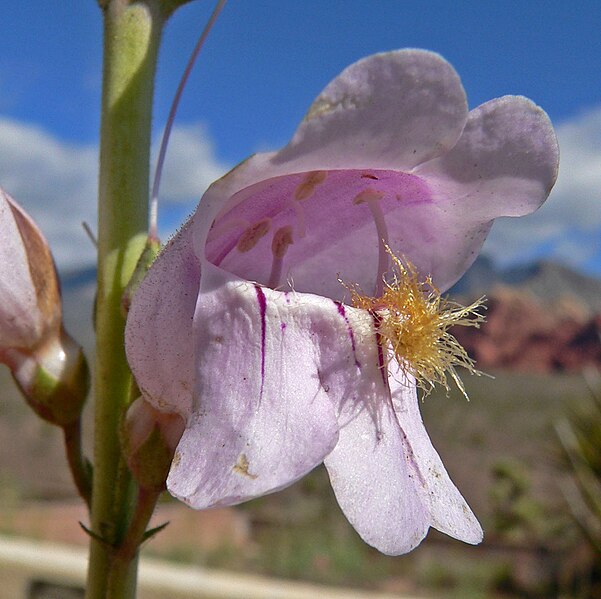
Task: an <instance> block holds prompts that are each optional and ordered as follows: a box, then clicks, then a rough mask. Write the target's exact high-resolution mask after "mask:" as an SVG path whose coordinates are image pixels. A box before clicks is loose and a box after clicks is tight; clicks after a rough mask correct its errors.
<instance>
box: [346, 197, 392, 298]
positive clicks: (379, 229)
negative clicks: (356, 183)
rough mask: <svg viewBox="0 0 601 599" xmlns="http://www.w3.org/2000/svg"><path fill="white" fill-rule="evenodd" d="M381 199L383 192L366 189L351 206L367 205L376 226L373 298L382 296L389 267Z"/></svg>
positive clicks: (386, 235)
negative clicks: (376, 263)
mask: <svg viewBox="0 0 601 599" xmlns="http://www.w3.org/2000/svg"><path fill="white" fill-rule="evenodd" d="M383 197H384V192H382V191H377V190H376V189H369V188H368V189H364V190H363V191H362V192H360V193H358V194H357V195H356V196H355V198H354V199H353V204H355V205H358V204H363V203H366V204H367V207H368V208H369V210H370V211H371V214H372V216H373V219H374V224H375V225H376V233H377V234H378V273H377V276H376V283H375V287H374V295H375V296H378V295H381V294H382V290H383V287H384V276H385V275H386V273H387V272H388V267H389V252H388V227H387V226H386V219H385V218H384V212H382V208H381V206H380V200H381V199H382V198H383Z"/></svg>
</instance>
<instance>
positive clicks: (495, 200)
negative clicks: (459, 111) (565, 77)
mask: <svg viewBox="0 0 601 599" xmlns="http://www.w3.org/2000/svg"><path fill="white" fill-rule="evenodd" d="M558 166H559V148H558V145H557V138H556V136H555V133H554V131H553V127H552V125H551V121H550V120H549V117H548V116H547V114H546V113H545V112H544V111H543V110H542V109H541V108H539V107H538V106H537V105H536V104H534V103H533V102H532V101H531V100H528V99H527V98H524V97H522V96H505V97H503V98H497V99H495V100H491V101H490V102H486V103H485V104H482V105H481V106H479V107H478V108H476V109H475V110H472V111H471V112H470V114H469V118H468V121H467V124H466V126H465V129H464V131H463V134H462V135H461V138H460V139H459V141H458V142H457V145H456V146H455V147H454V148H453V149H452V150H451V151H450V152H448V153H447V154H445V155H444V156H442V157H440V158H437V159H435V160H432V161H431V162H428V163H427V164H423V165H421V166H420V167H418V168H417V172H418V173H419V174H421V175H424V176H427V177H428V180H430V181H435V182H436V183H438V184H439V185H440V188H441V189H443V188H444V190H445V194H446V195H448V196H453V197H456V198H461V202H462V205H465V208H466V210H467V212H466V214H465V216H466V217H467V218H468V219H470V220H475V219H477V220H479V221H481V222H485V221H487V220H492V219H493V218H497V217H498V216H523V215H525V214H529V213H530V212H533V211H534V210H536V209H537V208H538V207H540V205H541V204H542V203H543V202H544V201H545V199H546V198H547V196H548V195H549V192H550V191H551V188H552V187H553V185H554V183H555V180H556V178H557V172H558Z"/></svg>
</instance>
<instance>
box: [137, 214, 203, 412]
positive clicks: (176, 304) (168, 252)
mask: <svg viewBox="0 0 601 599" xmlns="http://www.w3.org/2000/svg"><path fill="white" fill-rule="evenodd" d="M191 238H192V227H191V226H190V223H189V222H188V223H186V224H185V225H184V227H183V228H182V229H181V230H180V231H179V232H178V233H177V235H175V237H173V238H172V239H171V241H170V242H169V243H168V244H167V246H166V247H165V249H164V250H163V252H162V253H161V254H160V255H159V257H158V258H157V259H156V260H155V262H154V264H153V265H152V267H151V268H150V270H149V271H148V274H147V275H146V277H145V279H144V281H142V284H141V285H140V287H139V288H138V290H137V291H136V293H135V294H134V297H133V300H132V304H131V306H130V309H129V314H128V317H127V326H126V329H125V349H126V352H127V359H128V362H129V365H130V367H131V369H132V372H133V373H134V376H135V377H136V381H137V382H138V385H139V386H140V391H141V392H142V393H143V394H144V397H145V398H146V399H147V400H148V401H150V402H151V403H152V404H153V405H154V406H155V408H157V409H159V410H164V411H169V412H178V413H180V414H181V415H182V416H184V417H187V416H188V413H189V412H190V408H191V405H192V387H193V379H194V357H193V354H194V352H193V349H194V344H193V341H192V318H193V316H194V307H195V305H196V297H197V295H198V287H199V282H200V263H199V260H198V259H197V258H196V255H195V254H194V249H193V244H192V239H191Z"/></svg>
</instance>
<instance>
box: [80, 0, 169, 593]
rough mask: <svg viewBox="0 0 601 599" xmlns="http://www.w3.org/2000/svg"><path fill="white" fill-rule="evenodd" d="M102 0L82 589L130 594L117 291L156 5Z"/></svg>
mask: <svg viewBox="0 0 601 599" xmlns="http://www.w3.org/2000/svg"><path fill="white" fill-rule="evenodd" d="M102 7H103V13H104V66H103V87H102V120H101V131H100V134H101V140H100V180H99V199H98V202H99V203H98V218H99V221H98V300H97V308H96V310H97V311H96V328H97V342H96V381H95V402H96V413H95V450H94V458H95V459H94V490H93V497H92V530H93V532H94V533H95V534H96V535H98V536H99V537H101V538H102V539H104V540H105V541H106V542H105V543H102V542H100V541H98V540H97V539H92V540H91V546H90V562H89V570H88V585H87V592H86V598H87V599H125V598H132V597H134V596H135V586H136V582H135V581H136V560H135V559H132V560H130V561H129V562H128V563H120V565H119V571H118V572H113V573H112V572H111V568H112V567H113V565H114V559H113V555H114V553H115V548H116V547H118V546H119V545H120V544H121V542H122V541H123V538H124V536H125V533H126V530H127V528H128V526H129V521H130V519H131V517H132V510H133V505H132V503H133V502H132V501H131V498H132V497H133V496H134V493H135V492H136V489H135V485H134V483H133V481H132V479H131V476H130V475H129V472H128V471H127V468H126V466H125V463H124V460H123V458H122V455H121V447H120V438H119V427H120V422H121V418H122V414H123V412H124V410H125V408H126V407H127V404H128V402H129V400H130V397H129V390H130V386H131V374H130V372H129V369H128V366H127V362H126V359H125V351H124V334H123V332H124V327H125V320H124V318H123V315H122V314H121V297H122V295H123V291H124V288H125V286H126V285H127V283H128V281H129V279H130V277H131V274H132V272H133V270H134V267H135V265H136V262H137V260H138V258H139V256H140V254H141V252H142V250H143V248H144V244H145V241H146V226H147V222H148V215H147V213H148V181H149V159H150V127H151V111H152V98H153V84H154V75H155V71H156V63H157V55H158V47H159V41H160V37H161V31H162V27H163V24H164V19H165V12H164V11H163V10H162V9H161V3H160V0H144V1H140V2H135V3H134V2H129V1H128V0H110V1H108V2H103V3H102ZM109 579H110V580H111V581H112V584H111V589H109V586H108V581H109Z"/></svg>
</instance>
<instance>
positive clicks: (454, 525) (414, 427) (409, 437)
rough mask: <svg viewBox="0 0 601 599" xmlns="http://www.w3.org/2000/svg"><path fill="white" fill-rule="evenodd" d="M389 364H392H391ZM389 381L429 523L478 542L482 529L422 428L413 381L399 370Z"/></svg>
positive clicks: (448, 533)
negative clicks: (416, 473) (426, 509)
mask: <svg viewBox="0 0 601 599" xmlns="http://www.w3.org/2000/svg"><path fill="white" fill-rule="evenodd" d="M390 366H393V367H394V364H392V363H391V365H390ZM389 382H390V388H391V392H392V401H393V405H394V411H395V413H396V417H397V420H398V423H399V425H400V427H401V429H402V430H403V432H404V433H405V438H404V441H405V443H406V447H407V449H406V450H405V453H406V455H410V456H411V459H412V462H413V467H414V469H415V470H416V472H418V476H417V477H416V479H414V480H415V481H416V483H417V484H416V488H417V490H418V491H419V493H420V495H421V498H422V500H423V501H424V503H425V505H426V506H427V507H428V511H429V515H430V519H431V525H432V526H433V527H434V528H436V529H437V530H440V531H441V532H444V533H445V534H447V535H450V536H451V537H454V538H455V539H459V540H461V541H465V542H466V543H472V544H477V543H480V542H481V541H482V536H483V533H482V528H481V526H480V524H479V522H478V520H477V519H476V517H475V516H474V514H473V513H472V510H471V509H470V508H469V506H468V504H467V503H466V501H465V499H464V498H463V497H462V496H461V494H460V493H459V491H458V490H457V487H456V486H455V485H454V484H453V482H452V481H451V479H450V478H449V475H448V473H447V471H446V470H445V467H444V465H443V463H442V461H441V459H440V456H439V455H438V453H436V450H435V449H434V447H433V446H432V442H431V441H430V437H429V436H428V433H427V432H426V429H425V428H424V425H423V422H422V418H421V414H420V411H419V406H418V399H417V393H416V389H415V384H414V382H413V381H411V382H408V381H407V378H406V377H405V375H404V374H403V373H402V372H401V370H400V369H398V370H396V372H394V371H393V372H391V376H390V379H389Z"/></svg>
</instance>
